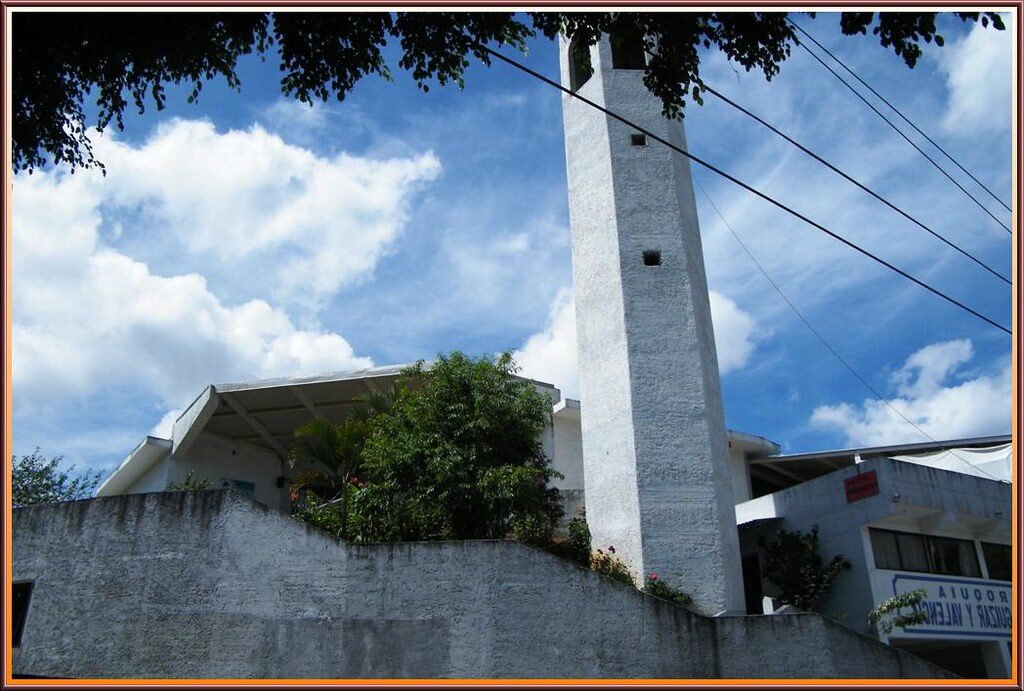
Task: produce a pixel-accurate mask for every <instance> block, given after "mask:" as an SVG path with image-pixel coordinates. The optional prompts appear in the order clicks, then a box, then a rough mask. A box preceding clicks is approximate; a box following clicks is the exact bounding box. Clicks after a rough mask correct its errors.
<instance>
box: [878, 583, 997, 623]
mask: <svg viewBox="0 0 1024 691" xmlns="http://www.w3.org/2000/svg"><path fill="white" fill-rule="evenodd" d="M876 576H877V577H880V578H884V580H885V581H887V582H888V584H890V587H889V588H887V589H883V588H879V589H878V591H876V592H879V593H880V594H881V595H882V598H881V599H886V598H888V597H891V596H892V595H899V594H901V593H907V592H910V591H912V590H917V589H918V588H923V589H924V590H925V592H926V593H927V595H926V596H925V598H924V600H923V601H922V602H921V604H920V605H919V606H918V609H920V610H922V611H923V612H924V613H925V615H926V616H927V617H928V619H927V621H926V622H925V623H923V624H916V625H913V626H907V627H905V628H902V629H900V628H899V627H897V628H895V629H894V630H893V634H892V635H897V636H902V635H907V636H913V637H916V638H937V637H938V638H959V639H975V640H980V639H988V640H991V639H1006V640H1010V622H1011V619H1010V604H1011V602H1012V593H1011V590H1010V584H1009V583H1007V582H1005V581H989V580H984V579H980V578H955V577H950V576H926V575H922V574H916V573H904V572H902V571H878V572H877V573H876ZM880 585H881V584H880ZM886 590H889V592H886ZM900 632H902V633H900Z"/></svg>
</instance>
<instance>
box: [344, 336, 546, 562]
mask: <svg viewBox="0 0 1024 691" xmlns="http://www.w3.org/2000/svg"><path fill="white" fill-rule="evenodd" d="M514 373H515V364H514V363H513V361H512V358H511V356H510V355H508V354H507V353H506V354H504V355H502V356H500V357H498V358H496V359H492V358H488V357H482V358H479V359H472V358H469V357H467V356H465V355H463V354H461V353H458V352H456V353H452V354H451V355H448V356H440V357H439V358H438V360H436V361H435V362H434V363H433V364H432V365H431V366H430V367H429V368H426V367H425V366H424V365H423V363H422V362H421V363H419V364H417V365H416V366H414V367H412V368H409V369H407V370H406V371H405V372H403V375H402V381H403V388H402V389H401V392H400V394H399V396H398V398H397V400H396V401H395V404H394V408H393V409H392V410H391V411H390V412H389V413H387V414H383V415H377V416H375V417H372V418H371V419H370V425H371V427H372V432H371V434H370V436H369V438H368V439H367V441H366V445H365V446H364V448H363V453H362V463H363V473H364V476H365V483H364V484H363V486H361V487H359V488H357V489H356V490H355V491H354V492H353V494H352V498H351V505H350V507H349V511H350V514H349V517H348V527H349V532H350V536H351V537H352V539H354V540H357V541H361V542H377V541H395V540H430V539H472V538H505V537H515V538H517V539H520V540H522V541H524V542H529V543H534V544H546V542H547V541H548V540H549V538H550V535H551V532H552V530H553V529H554V526H555V525H556V523H557V521H558V519H559V518H560V517H561V513H562V509H561V502H560V500H559V495H558V490H556V489H553V488H551V487H549V483H550V481H551V480H552V479H553V478H555V477H559V475H558V473H557V472H556V471H554V470H553V469H552V468H551V467H550V465H549V460H548V458H547V457H546V456H545V455H544V450H543V446H542V442H541V432H542V431H543V429H544V426H545V424H546V420H547V418H548V416H549V415H550V411H551V402H550V401H549V400H548V399H547V397H545V396H544V395H542V394H541V393H539V392H538V391H537V390H536V389H535V388H534V386H533V385H532V384H531V383H530V382H529V381H526V380H524V379H520V378H518V377H515V376H513V375H514Z"/></svg>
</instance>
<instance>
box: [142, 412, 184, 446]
mask: <svg viewBox="0 0 1024 691" xmlns="http://www.w3.org/2000/svg"><path fill="white" fill-rule="evenodd" d="M182 411H183V409H182V408H172V409H171V410H168V411H167V412H166V413H165V414H164V416H163V417H162V418H160V422H158V423H156V424H155V425H153V429H151V430H150V431H149V434H150V435H151V436H154V437H159V438H160V439H170V438H171V433H172V432H173V431H174V421H175V420H177V419H178V417H179V416H180V415H181V413H182Z"/></svg>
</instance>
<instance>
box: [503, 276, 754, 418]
mask: <svg viewBox="0 0 1024 691" xmlns="http://www.w3.org/2000/svg"><path fill="white" fill-rule="evenodd" d="M710 296H711V319H712V321H713V323H714V327H715V346H716V350H717V352H718V368H719V373H720V374H726V373H728V372H732V371H735V370H738V369H741V368H742V367H744V366H745V365H746V364H747V360H748V359H749V358H750V355H751V354H752V353H753V352H754V347H755V343H754V332H755V330H756V327H757V323H756V322H755V321H754V318H753V317H751V316H750V315H749V314H747V313H746V312H744V311H743V310H742V309H740V308H739V306H738V305H737V304H736V303H735V302H733V301H732V300H730V299H729V298H727V297H725V296H724V295H722V294H720V293H717V292H715V291H713V290H712V291H710ZM514 356H515V359H516V362H517V363H518V364H519V365H520V366H521V367H522V374H523V375H525V376H528V377H530V378H532V379H537V380H539V381H544V382H548V383H551V384H554V385H555V386H557V387H558V388H560V389H561V390H562V395H563V396H566V397H569V398H579V374H578V365H577V360H576V311H575V308H574V304H573V294H572V290H570V289H568V288H565V289H562V290H561V291H559V293H558V295H557V296H556V297H555V300H554V302H553V303H552V305H551V311H550V314H549V316H548V321H547V324H546V326H545V327H544V330H543V331H540V332H538V333H535V334H533V335H532V336H530V337H529V338H528V339H527V340H526V342H525V343H524V344H523V347H522V348H520V349H519V350H517V351H515V353H514Z"/></svg>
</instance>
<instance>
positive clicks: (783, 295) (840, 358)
mask: <svg viewBox="0 0 1024 691" xmlns="http://www.w3.org/2000/svg"><path fill="white" fill-rule="evenodd" d="M693 182H694V183H695V184H696V185H697V187H698V188H699V189H700V191H701V192H702V193H703V194H704V198H705V199H707V200H708V204H710V205H711V208H712V209H714V211H715V214H716V215H717V216H718V218H720V219H721V220H722V223H724V224H725V227H726V228H727V229H728V230H729V233H730V234H732V236H733V238H734V239H735V240H736V242H738V243H739V245H740V247H742V248H743V251H744V252H745V253H746V255H747V256H748V257H749V258H750V261H752V262H753V263H754V266H756V267H757V269H758V271H760V272H761V275H763V276H764V277H765V280H767V281H768V283H770V284H771V286H772V288H774V289H775V292H776V293H778V294H779V296H780V297H781V298H782V299H783V300H785V302H786V304H787V305H789V308H790V309H791V310H793V314H795V315H796V316H797V317H798V318H799V319H800V321H802V322H803V323H804V326H806V327H807V328H808V330H810V332H811V333H812V334H814V335H815V337H816V338H817V339H818V340H819V341H821V344H822V345H823V346H825V348H827V349H828V351H829V352H830V353H832V355H833V356H834V357H835V358H836V360H838V361H839V362H840V363H842V365H843V367H845V368H846V369H847V370H849V371H850V374H852V375H853V376H854V377H856V378H857V381H859V382H860V383H861V384H863V385H864V388H866V389H867V390H868V391H870V392H871V393H872V394H874V396H875V398H877V399H878V400H879V401H881V402H882V403H884V404H885V405H886V407H888V408H889V410H891V411H892V412H894V413H896V414H897V415H898V416H900V417H901V418H903V420H904V421H905V422H906V423H907V424H908V425H910V426H911V427H913V428H914V429H915V430H917V431H918V432H919V433H920V434H921V436H923V437H925V438H926V439H928V440H930V441H932V442H933V443H936V444H937V443H938V442H937V441H936V440H935V438H934V437H932V436H931V435H930V434H928V433H927V432H925V431H924V430H923V429H921V427H920V426H918V424H917V423H915V422H914V421H913V420H911V419H910V418H908V417H907V416H906V415H904V414H903V413H902V412H900V410H899V409H898V408H896V407H895V406H894V405H893V404H891V403H890V402H889V401H888V400H887V399H886V398H885V396H883V395H882V394H881V393H880V392H879V391H878V389H876V388H875V387H874V386H872V385H871V383H870V382H868V380H867V379H865V378H864V377H862V376H861V375H860V373H859V372H858V371H857V370H856V369H854V367H853V365H851V364H850V363H849V362H848V361H847V360H846V358H844V357H843V356H842V355H840V354H839V351H837V350H836V349H835V348H833V347H832V344H830V343H829V342H828V341H827V340H826V339H825V337H824V336H822V335H821V332H820V331H818V330H817V329H816V328H814V326H813V325H812V324H811V322H809V321H808V320H807V317H805V316H804V315H803V313H802V312H801V311H800V310H799V309H798V308H797V306H796V305H794V304H793V301H792V300H790V299H789V296H788V295H786V293H785V292H784V291H783V290H782V288H781V287H780V286H779V284H778V283H776V282H775V281H774V279H772V277H771V275H769V273H768V271H767V270H766V269H765V268H764V266H762V265H761V262H759V261H758V260H757V257H755V256H754V253H753V252H751V251H750V248H749V247H747V244H746V243H745V242H743V240H741V239H740V236H739V234H738V233H737V232H736V229H735V228H733V227H732V224H731V223H729V221H728V220H726V218H725V216H724V215H723V214H722V212H721V210H720V209H719V208H718V205H717V204H715V201H714V200H713V199H712V198H711V195H710V194H708V191H707V190H706V189H704V185H702V184H700V180H697V179H696V178H694V180H693ZM949 453H951V454H953V456H954V457H956V458H957V459H959V460H960V461H961V462H963V463H965V464H967V465H968V466H970V467H971V468H976V469H977V470H978V471H979V472H981V473H984V474H985V475H988V476H989V477H990V478H992V479H993V480H998V479H999V478H997V477H995V476H994V475H992V474H990V473H987V472H985V471H984V470H982V469H981V468H978V467H977V466H976V465H974V464H973V463H971V462H970V461H967V460H966V459H964V458H963V457H961V456H960V455H959V454H957V453H956V452H955V451H953V450H952V449H949Z"/></svg>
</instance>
